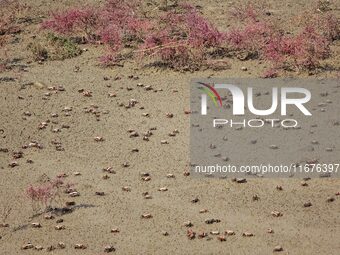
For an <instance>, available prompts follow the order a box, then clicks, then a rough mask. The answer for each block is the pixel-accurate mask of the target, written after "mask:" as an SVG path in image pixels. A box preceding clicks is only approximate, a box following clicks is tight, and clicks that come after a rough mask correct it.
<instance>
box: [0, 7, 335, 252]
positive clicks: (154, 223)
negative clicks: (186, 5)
mask: <svg viewBox="0 0 340 255" xmlns="http://www.w3.org/2000/svg"><path fill="white" fill-rule="evenodd" d="M27 2H28V3H29V4H31V5H33V6H35V11H36V12H37V13H39V12H41V13H43V14H46V12H47V11H48V10H51V9H55V8H61V7H63V6H64V7H65V6H69V5H71V4H70V3H69V1H44V0H37V1H33V0H31V1H27ZM75 2H83V1H75ZM88 2H91V3H97V2H98V3H99V2H101V1H88ZM269 2H270V4H271V7H272V9H273V13H275V15H280V17H282V20H285V18H287V17H290V16H292V15H294V14H296V13H299V12H301V11H302V10H304V9H305V8H306V6H308V5H309V2H310V1H307V0H306V1H305V0H301V1H269ZM72 4H73V1H72ZM74 4H76V3H74ZM195 4H198V5H201V6H202V12H203V13H204V14H205V15H207V16H208V17H213V19H214V20H216V22H217V23H219V24H223V22H224V21H225V20H226V22H227V24H230V23H232V21H231V20H230V19H228V16H227V15H226V9H227V8H228V6H229V4H230V3H227V2H225V1H216V0H207V1H203V0H202V1H195ZM32 15H33V14H32ZM287 26H288V25H287ZM37 31H39V29H38V25H36V24H31V25H29V26H27V27H26V28H25V31H24V32H23V33H21V34H18V35H15V36H14V37H17V38H19V39H18V42H17V43H13V44H9V45H7V46H6V49H5V48H3V49H0V51H1V53H2V54H3V53H4V52H5V50H6V55H7V56H8V57H9V58H10V59H12V60H13V59H17V61H14V62H13V65H16V67H14V68H13V69H12V70H10V71H6V72H2V73H0V78H4V77H9V78H14V80H11V79H9V80H8V79H1V81H0V109H1V110H0V148H2V149H3V150H2V151H0V178H1V179H0V221H2V218H1V217H3V216H4V213H2V212H3V209H4V208H12V210H11V212H10V214H9V216H8V217H7V218H6V219H5V222H4V223H8V224H9V226H8V227H0V236H1V239H0V254H1V255H2V254H4V255H14V254H51V253H53V254H104V247H105V246H107V245H113V246H114V247H115V249H116V251H115V252H114V253H113V254H253V255H255V254H259V255H260V254H261V255H263V254H272V253H273V249H274V247H275V246H277V245H281V246H282V248H283V251H281V252H279V253H278V254H308V255H310V254H327V255H336V254H339V251H340V242H339V235H340V196H339V192H340V180H339V179H336V178H334V179H333V178H322V179H316V178H315V179H314V178H313V179H311V180H308V181H306V183H307V185H305V186H303V185H301V182H302V179H275V178H271V179H247V182H246V183H235V182H232V181H231V180H225V179H218V178H215V179H212V178H209V179H208V178H192V177H191V176H185V175H184V174H183V173H184V172H186V171H189V170H190V168H189V165H190V162H189V118H190V115H188V114H185V111H188V110H189V108H190V102H189V101H190V100H189V92H190V89H189V86H190V80H191V79H193V78H199V77H202V78H207V77H211V76H213V77H221V78H223V77H247V78H252V77H259V76H260V74H261V73H262V72H263V70H264V69H265V68H266V66H267V64H266V63H259V61H256V60H249V61H243V62H241V61H238V60H235V59H231V60H230V63H231V68H230V69H228V70H224V71H212V70H206V71H198V72H194V73H190V72H186V73H180V72H174V71H171V70H163V69H156V68H141V67H140V66H139V65H137V64H135V63H134V62H133V61H127V62H126V63H125V64H124V66H123V67H114V68H106V69H105V68H101V67H99V66H98V62H97V58H98V56H100V54H101V53H102V48H101V47H100V46H89V45H85V46H84V47H86V48H87V49H88V51H86V52H84V53H83V54H82V55H81V56H79V57H76V58H73V59H67V60H64V61H47V62H44V63H43V64H38V63H36V62H30V55H29V53H28V52H26V50H25V49H26V45H27V42H28V41H29V40H30V38H31V37H32V36H33V35H34V34H35V33H37ZM332 47H333V56H332V57H331V58H330V59H328V60H326V61H328V62H329V63H333V64H334V65H335V66H338V67H339V50H340V47H339V41H338V42H337V44H336V45H333V46H332ZM20 65H22V67H20ZM242 66H245V67H247V69H248V70H247V71H242V70H241V67H242ZM75 70H76V71H75ZM132 75H133V77H135V78H131V76H132ZM286 75H287V76H294V77H307V76H308V74H305V73H301V74H297V73H294V72H291V73H287V74H286ZM336 76H337V72H336V71H323V72H320V73H318V74H316V75H313V76H311V77H309V78H330V77H332V78H334V77H336ZM104 77H106V78H105V79H104ZM116 77H119V78H120V79H115V78H116ZM138 83H141V84H143V85H144V87H140V86H137V84H138ZM148 85H149V86H152V88H153V89H151V90H146V89H145V86H148ZM51 86H52V87H53V86H55V87H58V86H63V88H64V89H65V91H58V90H52V91H51V90H49V89H48V87H51ZM128 88H129V89H128ZM79 89H84V90H88V91H91V92H92V97H84V96H83V94H82V93H79V92H78V90H79ZM174 90H175V91H176V92H174ZM337 91H338V89H337ZM332 92H334V91H333V90H332V89H329V93H332ZM46 93H50V95H46ZM109 93H115V94H116V97H109V96H108V94H109ZM337 93H338V92H337ZM329 97H330V99H331V100H332V101H333V103H334V104H336V103H339V95H338V96H337V97H336V96H334V94H330V96H329ZM130 99H135V100H137V101H138V103H137V104H136V105H135V106H134V107H131V108H128V109H127V108H125V107H124V106H123V107H121V106H119V104H120V103H123V104H124V105H126V104H128V103H129V100H130ZM320 100H321V99H320ZM316 103H318V102H316ZM65 107H71V108H72V111H65V110H64V109H65ZM141 107H144V109H140V108H141ZM316 107H317V105H316ZM328 107H329V109H333V108H332V106H331V105H329V106H328ZM86 109H95V110H96V111H98V112H100V113H98V114H97V115H98V116H97V117H96V116H95V114H93V110H92V113H86ZM25 112H26V114H25ZM28 113H29V114H28ZM144 113H148V114H149V116H148V117H147V116H144ZM167 113H172V114H173V115H174V116H173V118H167V116H166V114H167ZM28 115H30V116H28ZM67 115H68V116H67ZM335 118H336V117H334V118H332V120H335ZM337 118H338V121H340V113H339V112H338V115H337ZM97 119H98V120H97ZM41 122H48V125H47V127H46V128H45V129H42V130H40V129H38V126H39V124H40V123H41ZM63 125H64V127H63ZM65 125H66V126H65ZM67 126H69V128H67ZM334 128H335V127H334ZM339 128H340V126H337V129H339ZM129 129H133V130H135V131H137V132H138V133H139V137H130V133H129V132H128V130H129ZM175 129H177V130H178V131H179V132H178V134H176V136H174V137H169V135H168V134H169V133H170V132H172V131H174V130H175ZM148 130H151V131H152V133H153V134H152V135H151V136H150V137H149V141H144V140H143V133H145V132H147V131H148ZM298 132H301V131H298ZM335 134H336V133H334V134H333V133H330V134H329V137H328V138H327V139H326V140H325V141H328V142H329V144H330V145H335V146H339V139H340V138H339V136H336V135H335ZM302 136H303V138H304V139H306V140H307V138H308V137H306V136H307V135H306V134H303V135H302ZM95 137H102V138H103V141H101V142H96V141H95V139H94V138H95ZM231 139H232V138H231ZM162 140H167V141H168V144H161V141H162ZM32 141H36V142H37V143H39V144H41V145H42V148H41V149H39V148H36V147H34V146H33V147H29V148H27V149H23V148H22V146H23V145H27V144H29V143H31V142H32ZM332 141H334V142H332ZM280 142H282V144H283V142H284V140H282V139H281V140H278V141H276V143H277V144H278V145H279V146H280V144H279V143H280ZM58 146H59V147H58ZM282 146H283V147H282V149H284V148H285V147H284V146H285V145H282ZM327 146H328V145H325V147H327ZM56 148H59V149H58V150H57V149H56ZM134 148H137V149H138V152H132V150H133V149H134ZM308 148H309V147H308V146H307V145H306V147H302V148H299V149H301V150H302V152H305V151H307V150H308ZM318 148H319V147H318ZM6 149H7V150H6ZM18 151H22V152H23V157H22V158H19V159H16V160H15V161H16V162H17V163H18V166H16V167H13V168H12V167H9V166H8V164H9V163H10V162H12V161H13V152H18ZM319 151H320V153H321V154H322V153H325V155H328V154H326V152H325V151H324V150H323V149H322V148H320V150H319V149H318V150H316V152H319ZM316 152H315V153H316ZM269 153H270V152H269ZM332 153H334V154H336V153H337V155H338V159H339V161H340V156H339V155H340V154H339V147H335V148H334V151H333V152H332ZM321 154H320V155H319V156H320V157H321V156H323V154H322V155H321ZM334 154H332V155H333V156H334ZM312 156H314V154H313V155H312ZM244 157H247V155H244ZM325 157H326V156H325ZM27 160H32V161H33V162H32V163H27ZM124 163H127V164H126V167H124V166H123V165H124ZM338 163H340V162H338ZM108 167H112V169H113V170H114V171H115V173H108V172H103V170H102V169H103V168H108ZM75 172H79V173H80V175H74V173H75ZM142 172H147V173H149V175H150V177H151V180H150V181H143V180H142V178H141V175H140V173H142ZM62 173H65V174H66V175H68V177H66V178H65V180H66V181H67V182H70V183H74V184H75V186H74V187H75V188H76V190H77V191H78V192H79V194H80V196H78V197H69V196H68V195H66V194H63V195H62V201H59V202H58V203H61V204H64V203H65V202H66V201H74V202H75V206H73V207H72V208H73V210H72V212H70V213H67V214H63V215H60V214H55V215H53V216H54V219H50V220H47V219H45V218H44V216H45V214H41V215H37V216H35V217H33V218H32V215H33V211H32V206H31V202H30V200H29V199H28V198H27V197H26V196H25V190H26V188H27V187H28V186H29V185H30V184H42V183H44V182H45V181H46V180H47V179H48V178H50V179H53V178H54V177H55V176H57V175H59V174H62ZM168 174H173V175H174V178H169V177H167V175H168ZM105 175H107V176H108V177H109V178H108V179H105V178H103V176H105ZM277 186H279V187H282V190H280V188H277ZM123 187H127V188H125V189H126V190H127V189H130V191H124V190H123V189H122V188H123ZM164 187H166V188H167V190H165V189H162V188H164ZM159 189H161V190H163V191H160V190H159ZM96 192H104V196H98V195H96V194H95V193H96ZM144 192H148V193H149V194H150V195H151V197H152V198H151V199H145V196H143V193H144ZM255 195H257V198H258V199H254V198H253V197H254V196H255ZM328 198H333V199H334V200H333V201H332V202H327V199H328ZM307 202H310V203H311V206H309V207H305V206H304V204H305V203H307ZM203 209H206V212H202V211H201V210H203ZM200 211H201V212H200ZM275 211H278V212H280V213H282V216H279V217H275V216H273V215H272V212H275ZM147 213H149V214H151V215H152V218H142V217H141V216H142V215H143V214H147ZM60 219H63V222H62V223H56V221H57V220H60ZM206 219H218V220H220V222H215V223H212V224H207V223H205V220H206ZM188 221H190V222H191V223H192V226H191V227H187V226H185V225H188ZM35 222H38V223H40V224H41V227H40V228H33V227H32V226H31V223H35ZM0 223H1V222H0ZM57 225H64V226H65V229H63V230H56V229H55V227H56V226H57ZM189 225H190V224H189ZM114 228H118V229H119V232H118V233H111V229H114ZM189 228H190V229H192V230H193V231H194V232H196V238H195V239H193V240H190V239H188V237H187V230H188V229H189ZM269 228H270V229H272V230H273V233H268V229H269ZM226 230H232V231H234V232H235V235H230V236H227V237H226V239H227V240H226V241H225V242H220V241H219V240H217V236H216V235H214V231H219V232H220V234H224V232H225V231H226ZM164 231H166V232H167V233H168V235H164ZM201 232H206V233H208V237H205V238H203V239H200V238H198V235H199V234H200V233H201ZM211 232H212V233H211ZM244 232H250V233H252V234H253V235H254V236H251V237H245V236H242V234H243V233H244ZM28 242H31V243H32V244H33V245H34V246H37V245H40V246H42V247H43V248H44V249H43V250H41V251H37V250H34V249H28V250H21V247H22V246H23V245H24V244H27V243H28ZM59 242H63V243H64V244H65V246H66V247H65V248H64V249H60V248H58V243H59ZM75 244H84V245H86V246H87V249H84V250H75V249H74V245H75ZM49 246H54V247H56V249H55V250H54V251H52V252H48V251H47V250H46V248H48V247H49Z"/></svg>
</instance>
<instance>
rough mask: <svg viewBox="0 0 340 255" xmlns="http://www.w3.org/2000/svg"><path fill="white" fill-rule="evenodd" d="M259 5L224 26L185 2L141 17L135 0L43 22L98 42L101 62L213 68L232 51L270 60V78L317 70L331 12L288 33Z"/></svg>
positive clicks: (331, 25) (326, 48) (330, 30)
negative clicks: (279, 72)
mask: <svg viewBox="0 0 340 255" xmlns="http://www.w3.org/2000/svg"><path fill="white" fill-rule="evenodd" d="M264 9H265V8H261V7H257V6H254V5H253V4H251V3H248V4H246V5H240V6H238V7H237V8H234V9H233V10H232V15H233V17H235V18H236V19H237V20H238V22H235V25H233V26H232V27H231V28H229V29H228V31H220V30H219V29H217V27H216V26H214V25H213V24H212V23H211V22H209V21H208V20H207V19H206V18H205V17H204V16H202V15H201V13H200V12H199V11H198V10H197V9H196V8H195V7H193V6H191V5H189V4H180V5H178V6H177V7H174V8H172V9H167V10H166V12H165V13H163V14H160V15H156V16H154V17H152V18H150V17H149V18H146V16H145V15H144V16H143V15H142V12H141V10H140V2H139V1H128V0H107V1H106V2H105V3H104V4H103V5H102V6H101V7H99V8H96V9H95V8H94V7H90V6H87V7H81V8H78V9H71V10H69V11H66V12H65V13H54V14H53V15H52V17H51V19H49V20H46V21H45V22H43V24H42V27H43V28H45V29H49V30H52V31H54V32H55V33H59V34H63V35H66V36H81V37H83V38H85V42H87V43H100V44H103V45H104V46H105V47H106V49H107V54H106V55H104V56H103V57H102V58H101V62H102V63H103V64H105V65H111V64H116V63H118V62H119V61H121V60H124V59H126V58H131V57H133V58H138V59H139V60H144V59H151V60H153V61H156V63H161V64H162V65H165V66H167V67H170V68H174V69H177V70H183V69H185V70H197V69H199V68H201V67H202V66H207V67H212V66H211V63H212V62H213V61H214V60H217V61H220V63H225V56H226V55H228V56H230V53H232V54H231V56H240V55H241V56H242V55H246V57H245V58H244V57H243V58H242V59H241V60H245V59H249V58H259V59H262V60H265V61H268V62H270V63H271V64H272V67H271V69H270V70H271V71H270V72H269V71H268V73H267V75H265V76H268V77H272V76H276V75H277V72H276V71H274V70H280V69H284V70H313V69H316V68H318V67H319V66H320V61H321V60H323V59H325V58H327V57H329V56H330V53H331V51H330V44H331V42H332V41H333V40H338V39H339V34H340V33H339V26H338V21H339V20H338V19H337V18H336V17H334V16H332V15H329V14H326V13H321V14H313V18H311V19H310V20H311V21H310V22H312V21H313V24H315V25H314V26H311V25H310V24H308V23H306V24H304V25H303V27H302V28H301V29H300V31H301V32H298V33H297V34H291V33H289V34H288V33H286V31H284V30H282V29H281V28H280V27H278V26H277V25H274V23H273V22H271V20H270V19H271V17H272V16H270V15H269V16H268V13H265V12H264ZM236 24H237V25H236ZM226 49H227V51H229V52H227V53H228V54H226ZM240 53H242V54H240ZM244 53H245V54H244ZM154 63H155V62H154Z"/></svg>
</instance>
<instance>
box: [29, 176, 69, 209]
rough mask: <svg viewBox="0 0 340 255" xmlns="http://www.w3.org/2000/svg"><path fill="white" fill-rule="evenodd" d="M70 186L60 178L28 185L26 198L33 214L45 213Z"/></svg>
mask: <svg viewBox="0 0 340 255" xmlns="http://www.w3.org/2000/svg"><path fill="white" fill-rule="evenodd" d="M71 187H72V184H69V183H65V182H64V180H63V179H62V178H55V179H53V180H49V181H47V182H46V183H43V184H39V185H35V186H34V185H30V186H29V187H28V188H27V189H26V196H27V197H28V198H29V199H30V200H31V203H32V208H33V212H34V213H37V212H39V211H40V210H43V211H46V210H47V209H48V208H51V207H52V206H53V204H54V203H58V202H60V201H59V200H61V198H62V194H63V193H67V192H68V191H69V189H70V188H71Z"/></svg>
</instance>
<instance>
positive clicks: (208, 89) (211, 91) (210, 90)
mask: <svg viewBox="0 0 340 255" xmlns="http://www.w3.org/2000/svg"><path fill="white" fill-rule="evenodd" d="M198 84H200V85H202V86H204V87H199V88H198V89H200V90H202V91H203V92H204V93H206V94H207V95H208V96H209V97H210V98H211V100H212V101H213V103H214V105H215V106H216V107H218V105H219V106H220V107H222V99H221V96H220V95H219V94H218V92H217V91H216V89H215V88H214V87H212V86H211V85H209V84H206V83H203V82H198Z"/></svg>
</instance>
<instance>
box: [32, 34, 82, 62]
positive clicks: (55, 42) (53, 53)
mask: <svg viewBox="0 0 340 255" xmlns="http://www.w3.org/2000/svg"><path fill="white" fill-rule="evenodd" d="M28 49H29V50H30V51H31V52H32V54H33V58H34V60H35V61H44V60H47V59H49V60H64V59H68V58H73V57H76V56H79V55H80V54H81V53H82V50H81V49H80V48H79V46H78V45H77V44H76V43H75V42H73V41H72V40H71V39H69V38H65V37H61V36H57V35H54V34H52V33H49V34H47V35H46V36H45V37H44V38H43V40H39V42H36V41H35V42H32V43H30V44H29V45H28Z"/></svg>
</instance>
